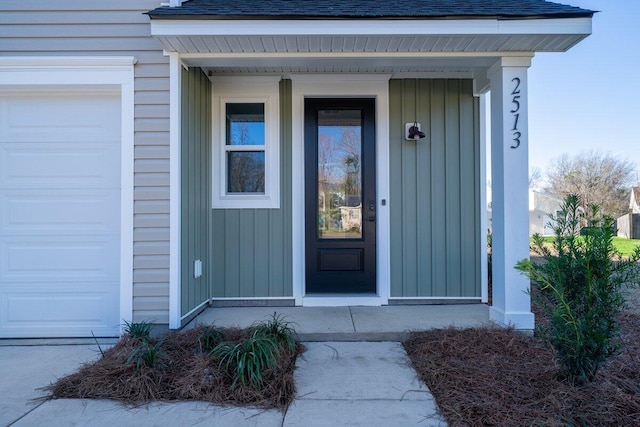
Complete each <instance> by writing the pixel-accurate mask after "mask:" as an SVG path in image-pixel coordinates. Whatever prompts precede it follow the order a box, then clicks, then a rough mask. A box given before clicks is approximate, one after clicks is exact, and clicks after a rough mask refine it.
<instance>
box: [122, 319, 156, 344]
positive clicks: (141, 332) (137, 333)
mask: <svg viewBox="0 0 640 427" xmlns="http://www.w3.org/2000/svg"><path fill="white" fill-rule="evenodd" d="M152 329H153V324H152V323H149V322H144V321H143V322H138V323H134V322H127V321H125V322H124V333H125V334H127V335H129V336H130V337H131V338H136V339H139V340H143V341H146V340H148V339H149V337H150V336H151V330H152Z"/></svg>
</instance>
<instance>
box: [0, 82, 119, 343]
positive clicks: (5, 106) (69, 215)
mask: <svg viewBox="0 0 640 427" xmlns="http://www.w3.org/2000/svg"><path fill="white" fill-rule="evenodd" d="M120 108H121V107H120V96H119V94H117V93H113V92H104V91H103V92H101V91H97V90H83V91H69V90H64V91H61V90H58V91H55V90H52V89H48V90H45V89H42V90H38V91H35V90H34V91H31V92H28V93H25V92H24V91H23V92H21V93H19V92H7V91H2V90H0V337H80V336H91V334H92V333H93V334H95V335H96V336H113V335H117V333H118V326H119V311H118V310H119V287H120V284H119V270H120V267H119V263H120V138H121V126H120Z"/></svg>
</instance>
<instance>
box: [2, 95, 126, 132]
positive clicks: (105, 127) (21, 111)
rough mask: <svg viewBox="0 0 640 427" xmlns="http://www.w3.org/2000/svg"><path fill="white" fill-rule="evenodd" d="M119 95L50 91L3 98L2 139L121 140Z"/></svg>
mask: <svg viewBox="0 0 640 427" xmlns="http://www.w3.org/2000/svg"><path fill="white" fill-rule="evenodd" d="M119 108H120V98H119V96H118V95H117V94H114V93H102V94H100V93H93V94H92V93H84V94H82V95H79V94H74V93H65V92H55V91H53V92H52V91H50V92H47V93H43V94H39V93H31V94H10V95H5V96H2V97H1V98H0V119H1V120H2V122H3V123H5V125H4V126H2V128H1V129H0V142H15V141H21V142H38V141H43V142H46V143H48V144H54V143H59V142H69V141H86V138H87V135H91V138H92V139H93V140H94V141H100V140H114V139H115V140H119V139H120V133H121V126H120V115H119V114H113V112H114V111H118V110H119Z"/></svg>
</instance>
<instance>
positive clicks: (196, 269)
mask: <svg viewBox="0 0 640 427" xmlns="http://www.w3.org/2000/svg"><path fill="white" fill-rule="evenodd" d="M200 276H202V261H201V260H199V259H197V260H195V261H194V262H193V278H194V279H197V278H199V277H200Z"/></svg>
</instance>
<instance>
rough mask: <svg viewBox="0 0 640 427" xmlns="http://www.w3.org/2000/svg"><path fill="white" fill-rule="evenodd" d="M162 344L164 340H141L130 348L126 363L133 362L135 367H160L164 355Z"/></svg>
mask: <svg viewBox="0 0 640 427" xmlns="http://www.w3.org/2000/svg"><path fill="white" fill-rule="evenodd" d="M163 344H164V340H159V341H158V342H156V343H155V344H154V343H151V342H149V341H148V340H142V341H141V342H140V343H139V344H138V345H136V346H135V347H134V348H133V350H131V353H130V354H129V357H128V358H127V363H135V365H136V369H141V368H142V367H146V368H157V367H161V366H162V361H163V360H164V358H165V356H166V352H165V351H164V348H162V345H163Z"/></svg>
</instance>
